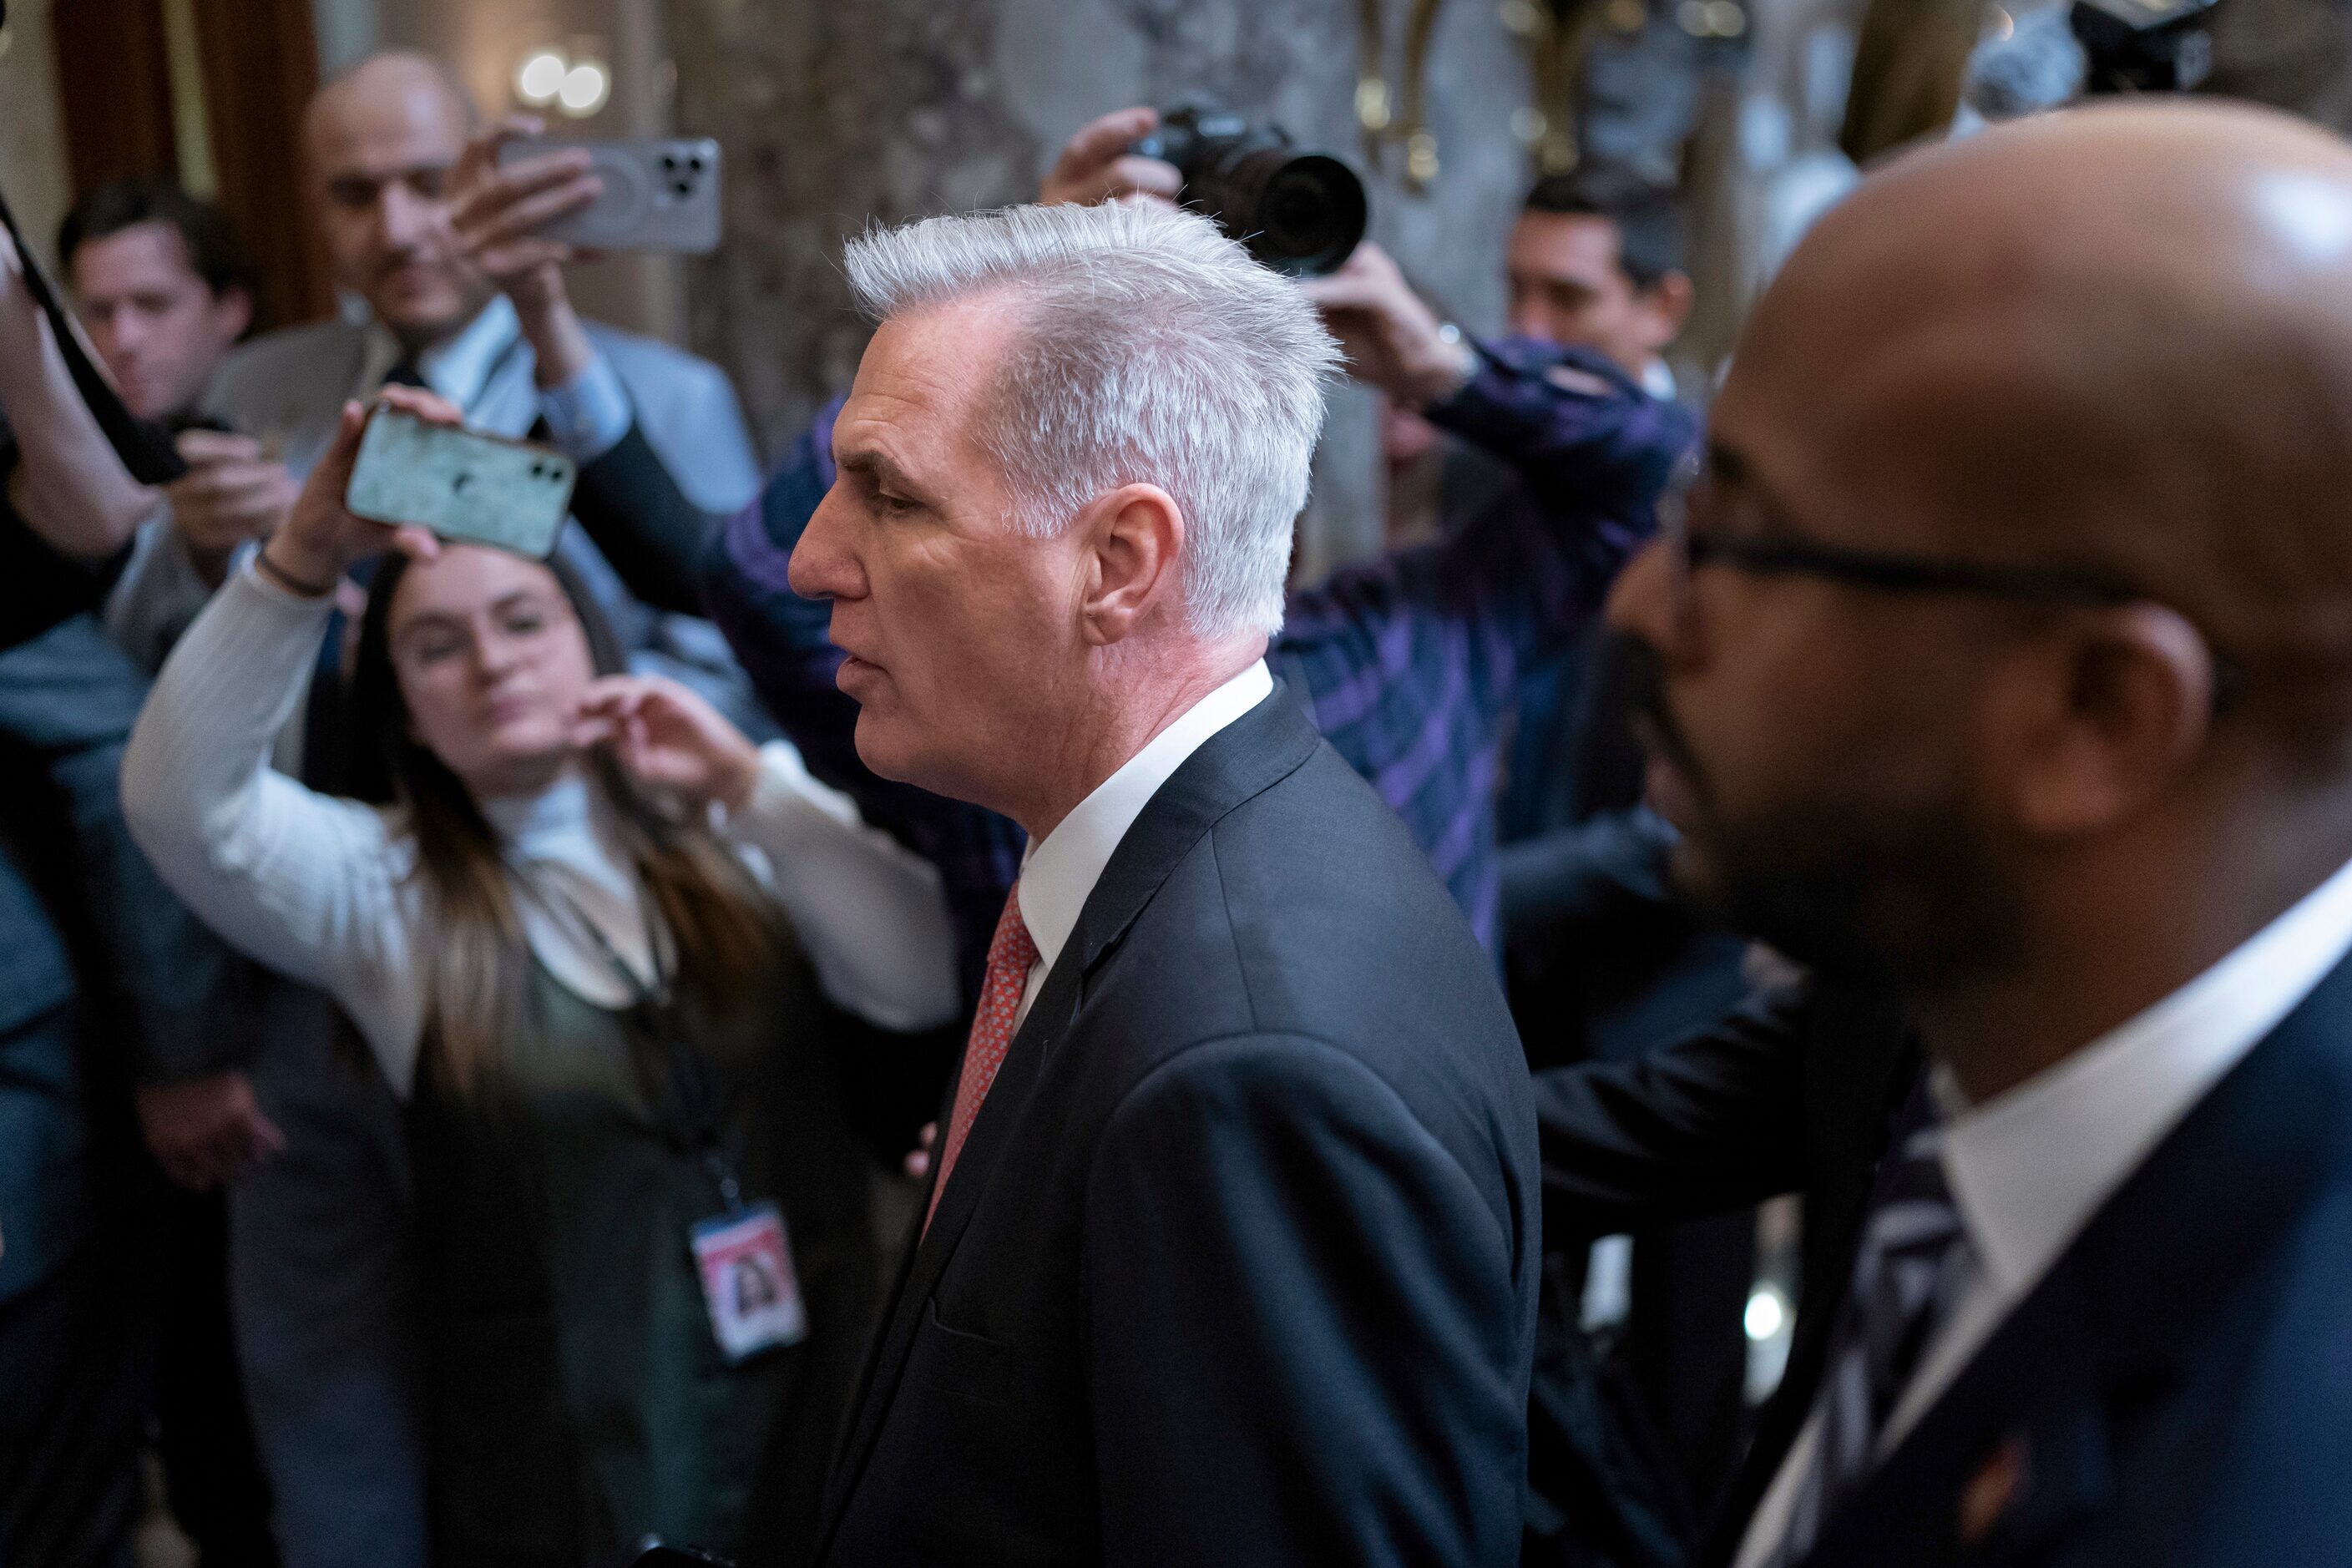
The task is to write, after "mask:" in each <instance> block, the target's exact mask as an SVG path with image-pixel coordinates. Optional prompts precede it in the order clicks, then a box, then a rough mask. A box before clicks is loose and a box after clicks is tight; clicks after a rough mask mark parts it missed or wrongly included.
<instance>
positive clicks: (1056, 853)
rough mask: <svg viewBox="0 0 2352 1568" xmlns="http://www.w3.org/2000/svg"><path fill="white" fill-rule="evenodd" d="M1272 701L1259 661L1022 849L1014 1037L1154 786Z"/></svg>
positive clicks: (1269, 678) (1266, 673)
mask: <svg viewBox="0 0 2352 1568" xmlns="http://www.w3.org/2000/svg"><path fill="white" fill-rule="evenodd" d="M1273 693H1274V675H1273V673H1272V672H1271V671H1269V670H1268V669H1267V668H1266V667H1265V660H1264V659H1262V658H1261V659H1259V660H1257V661H1256V662H1255V663H1254V664H1252V665H1251V666H1250V667H1249V668H1247V669H1244V670H1243V671H1242V672H1241V673H1240V674H1239V675H1236V676H1234V678H1233V679H1231V680H1228V681H1226V682H1225V683H1224V684H1223V686H1220V687H1218V688H1217V689H1215V690H1214V691H1212V692H1210V693H1209V694H1208V695H1207V696H1206V697H1203V698H1202V699H1201V700H1199V701H1198V702H1195V703H1194V704H1192V707H1190V708H1188V709H1186V710H1184V712H1183V713H1182V714H1181V715H1180V716H1179V717H1178V719H1177V720H1176V721H1175V722H1174V723H1172V724H1171V725H1169V726H1168V728H1166V729H1165V730H1162V731H1160V733H1158V734H1157V735H1154V736H1153V737H1152V738H1151V740H1150V742H1149V743H1148V744H1146V745H1145V746H1144V748H1143V750H1141V751H1139V752H1136V753H1135V755H1133V756H1131V757H1129V759H1128V760H1127V761H1126V762H1125V763H1122V764H1121V765H1120V767H1119V770H1118V772H1117V773H1113V774H1111V775H1110V777H1108V778H1107V779H1105V780H1103V782H1102V783H1100V784H1097V785H1096V786H1095V788H1094V793H1093V794H1091V795H1087V798H1086V799H1084V800H1082V801H1080V802H1078V804H1077V805H1076V808H1075V809H1073V810H1072V811H1071V813H1070V815H1069V816H1066V817H1064V818H1062V820H1061V822H1060V824H1059V825H1058V826H1055V829H1054V830H1053V831H1052V832H1051V833H1048V834H1047V835H1045V837H1044V838H1043V839H1033V840H1031V841H1030V845H1029V847H1028V849H1027V850H1026V851H1025V852H1024V854H1023V855H1022V857H1021V880H1020V882H1019V883H1018V884H1017V886H1018V890H1019V893H1020V898H1021V920H1022V923H1023V924H1024V925H1026V926H1027V927H1028V928H1029V940H1030V941H1032V942H1035V943H1036V944H1037V962H1036V963H1033V964H1031V965H1030V966H1029V984H1028V988H1027V989H1026V990H1024V991H1023V992H1022V994H1021V1008H1020V1011H1019V1012H1017V1013H1016V1014H1014V1015H1013V1027H1014V1028H1015V1029H1018V1028H1019V1027H1020V1026H1021V1024H1022V1021H1023V1020H1024V1019H1025V1018H1027V1017H1028V1016H1029V1007H1030V1005H1031V1004H1032V1003H1034V1002H1035V1001H1036V1000H1037V993H1038V991H1039V990H1040V989H1042V988H1043V987H1044V985H1045V976H1047V975H1048V974H1051V973H1053V972H1054V961H1055V959H1056V958H1059V957H1060V956H1061V954H1062V949H1063V948H1064V947H1066V946H1067V945H1068V944H1069V941H1070V932H1071V931H1073V930H1075V929H1076V926H1077V923H1078V911H1079V910H1083V909H1085V908H1086V907H1087V898H1088V897H1089V896H1090V895H1091V894H1092V893H1093V892H1094V890H1095V884H1096V883H1097V882H1099V881H1100V880H1102V874H1103V868H1104V867H1106V866H1108V865H1109V864H1110V858H1111V855H1112V852H1113V851H1115V850H1117V849H1118V845H1119V840H1121V839H1122V838H1125V837H1127V830H1128V829H1129V828H1130V827H1132V826H1135V819H1136V818H1137V817H1139V816H1142V815H1143V808H1144V807H1145V806H1147V805H1150V804H1151V797H1152V796H1153V795H1158V794H1159V793H1160V785H1162V784H1166V783H1167V782H1168V781H1169V779H1170V778H1171V777H1172V776H1173V775H1174V773H1175V772H1176V770H1177V769H1178V768H1181V767H1182V766H1183V765H1184V762H1185V759H1186V758H1188V757H1190V756H1191V755H1192V753H1193V752H1197V751H1199V750H1200V749H1201V748H1202V746H1203V745H1204V744H1206V743H1207V742H1208V740H1209V737H1211V736H1212V735H1214V734H1215V733H1216V732H1217V731H1220V730H1222V729H1223V728H1224V727H1225V726H1226V725H1228V724H1230V723H1232V722H1233V721H1234V720H1236V719H1238V718H1240V717H1241V716H1242V715H1243V714H1244V713H1246V712H1248V711H1249V710H1251V709H1253V708H1255V707H1256V706H1257V705H1258V704H1259V703H1261V702H1263V701H1265V700H1266V698H1268V697H1270V696H1272V695H1273Z"/></svg>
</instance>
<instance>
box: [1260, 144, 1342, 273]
mask: <svg viewBox="0 0 2352 1568" xmlns="http://www.w3.org/2000/svg"><path fill="white" fill-rule="evenodd" d="M1257 216H1258V223H1259V225H1260V226H1261V233H1260V237H1258V238H1257V239H1256V240H1255V241H1253V242H1252V244H1251V248H1252V249H1253V250H1255V251H1256V252H1257V253H1258V255H1259V257H1260V258H1261V259H1263V260H1265V263H1266V264H1267V265H1268V266H1270V267H1272V268H1275V269H1276V271H1280V272H1288V273H1292V274H1294V275H1295V276H1299V277H1313V276H1315V275H1317V274H1319V273H1325V272H1328V271H1331V270H1332V269H1333V268H1336V267H1338V266H1339V264H1340V263H1341V262H1343V261H1345V260H1347V259H1348V258H1349V256H1350V255H1351V254H1353V253H1354V251H1355V248H1356V246H1357V245H1358V243H1359V242H1360V241H1361V240H1362V239H1363V237H1364V219H1365V216H1366V215H1365V210H1364V187H1363V185H1362V184H1361V183H1360V182H1359V181H1358V180H1357V178H1356V175H1355V173H1354V171H1353V170H1351V169H1349V167H1348V166H1347V165H1346V164H1345V163H1340V162H1339V160H1338V159H1337V158H1328V157H1325V156H1323V155H1322V154H1321V153H1309V154H1308V155H1307V156H1306V157H1303V158H1293V159H1291V160H1290V161H1289V162H1288V163H1285V164H1284V165H1283V166H1282V167H1281V169H1279V170H1278V171H1276V174H1275V175H1274V177H1273V178H1272V179H1270V180H1268V181H1266V183H1265V192H1264V193H1263V194H1262V195H1260V196H1259V197H1258V205H1257Z"/></svg>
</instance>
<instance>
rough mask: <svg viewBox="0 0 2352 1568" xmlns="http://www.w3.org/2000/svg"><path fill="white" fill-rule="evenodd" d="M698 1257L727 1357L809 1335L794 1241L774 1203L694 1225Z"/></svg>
mask: <svg viewBox="0 0 2352 1568" xmlns="http://www.w3.org/2000/svg"><path fill="white" fill-rule="evenodd" d="M694 1261H695V1266H696V1268H698V1270H699V1272H700V1273H701V1275H702V1304H703V1305H704V1306H705V1307H707V1308H708V1309H709V1311H710V1331H711V1333H712V1334H713V1335H715V1336H716V1337H717V1338H718V1341H719V1349H720V1350H722V1351H724V1352H727V1359H728V1360H729V1361H742V1360H744V1359H746V1358H747V1357H750V1356H754V1355H757V1354H759V1353H760V1352H761V1351H765V1350H773V1349H775V1348H776V1347H778V1346H779V1345H796V1344H798V1343H800V1342H801V1341H802V1340H803V1339H804V1338H806V1337H807V1335H808V1312H807V1310H806V1309H805V1308H803V1306H802V1304H801V1282H800V1279H799V1277H798V1276H796V1275H795V1274H793V1248H792V1243H791V1242H789V1241H787V1240H786V1239H785V1237H784V1216H783V1215H782V1214H781V1213H779V1212H778V1211H777V1208H776V1205H773V1204H753V1205H751V1207H749V1208H745V1209H739V1210H737V1211H736V1212H735V1213H733V1214H726V1215H719V1217H718V1218H716V1219H707V1220H704V1221H703V1222H702V1223H701V1224H699V1225H698V1226H695V1227H694Z"/></svg>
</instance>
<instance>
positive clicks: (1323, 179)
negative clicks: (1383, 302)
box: [1134, 106, 1367, 278]
mask: <svg viewBox="0 0 2352 1568" xmlns="http://www.w3.org/2000/svg"><path fill="white" fill-rule="evenodd" d="M1134 151H1135V152H1136V153H1138V154H1139V155H1140V156H1142V157H1146V158H1159V159H1162V160H1165V161H1166V162H1168V163H1173V164H1175V165H1176V168H1177V172H1178V173H1180V174H1182V175H1183V176H1184V189H1183V190H1182V192H1181V194H1180V195H1178V196H1177V198H1176V199H1177V200H1178V201H1179V202H1181V204H1182V205H1185V206H1188V207H1191V208H1192V209H1194V210H1195V211H1198V212H1201V213H1202V214H1205V215H1206V216H1209V217H1212V218H1214V219H1215V220H1216V224H1217V226H1218V227H1219V228H1221V229H1223V230H1224V231H1225V233H1226V234H1227V235H1229V236H1230V237H1233V238H1234V239H1236V240H1238V241H1240V242H1241V244H1242V245H1243V246H1244V247H1245V248H1246V249H1247V250H1248V251H1249V253H1250V254H1251V255H1252V256H1255V257H1256V258H1258V260H1260V261H1262V262H1264V263H1265V265H1266V266H1268V267H1271V268H1274V270H1276V272H1280V273H1284V274H1286V275H1287V276H1289V277H1292V278H1312V277H1315V276H1317V275H1318V274H1320V273H1325V272H1329V271H1331V270H1333V269H1334V268H1337V267H1338V266H1339V264H1340V263H1341V262H1343V261H1345V260H1347V259H1348V258H1349V256H1350V255H1352V254H1353V253H1354V251H1355V248H1356V246H1357V243H1358V242H1359V241H1360V240H1361V239H1362V238H1363V237H1364V219H1365V216H1366V213H1367V208H1366V206H1365V204H1364V184H1363V182H1362V181H1361V180H1359V179H1358V178H1356V172H1355V171H1354V170H1353V169H1350V168H1349V167H1348V165H1347V164H1345V163H1341V162H1340V161H1339V159H1337V158H1334V157H1332V156H1330V155H1329V154H1328V153H1301V152H1299V151H1298V150H1297V147H1296V146H1294V145H1293V144H1292V142H1291V140H1290V137H1289V135H1288V134H1287V133H1286V132H1284V131H1283V130H1282V128H1281V127H1279V126H1276V125H1252V124H1251V123H1250V122H1249V121H1247V120H1245V119H1244V118H1243V117H1242V116H1241V115H1238V114H1232V113H1228V112H1226V111H1225V110H1219V109H1203V108H1199V107H1195V106H1187V107H1185V108H1182V109H1173V110H1169V111H1168V112H1167V113H1166V114H1164V115H1162V116H1161V117H1160V129H1159V130H1157V131H1155V132H1152V133H1151V134H1150V135H1149V136H1146V137H1144V138H1143V139H1142V140H1141V141H1139V142H1137V143H1136V144H1135V147H1134Z"/></svg>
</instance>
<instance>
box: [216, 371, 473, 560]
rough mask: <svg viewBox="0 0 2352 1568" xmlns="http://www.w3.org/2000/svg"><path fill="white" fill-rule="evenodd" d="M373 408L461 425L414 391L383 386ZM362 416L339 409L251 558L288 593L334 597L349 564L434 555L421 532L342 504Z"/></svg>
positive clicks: (437, 545) (435, 547)
mask: <svg viewBox="0 0 2352 1568" xmlns="http://www.w3.org/2000/svg"><path fill="white" fill-rule="evenodd" d="M375 406H377V407H387V408H395V409H399V410H401V411H402V412H404V413H406V414H409V415H412V416H415V417H416V418H417V419H420V420H423V421H425V423H427V424H430V425H445V426H461V425H463V424H464V423H465V420H464V416H461V415H460V414H459V413H458V412H457V409H456V408H455V407H454V406H452V405H450V404H449V403H447V402H446V401H445V400H444V399H442V398H439V397H436V396H435V395H433V394H432V393H429V392H425V391H422V390H420V389H418V388H415V387H406V386H388V387H385V388H384V389H383V392H382V393H380V394H378V395H377V402H376V405H375ZM368 416H369V409H368V408H367V407H366V406H365V405H361V404H358V403H346V404H344V405H343V415H342V420H341V424H339V425H338V426H336V428H335V438H334V440H333V442H332V443H331V444H330V445H329V446H328V447H327V450H326V454H325V455H324V456H323V457H321V458H320V459H319V462H318V466H317V467H315V468H312V469H311V470H310V477H309V478H308V479H305V480H304V481H303V483H302V489H301V493H300V494H299V495H297V496H296V497H295V498H294V505H293V508H292V509H291V510H289V512H288V513H287V514H286V522H285V525H284V526H283V527H281V528H279V529H278V531H277V532H275V533H273V534H271V535H270V536H269V540H268V542H267V543H266V544H264V545H263V546H262V547H261V551H260V553H259V554H258V555H257V556H256V557H255V561H256V563H257V565H258V567H259V568H260V571H261V574H262V575H264V576H265V577H268V579H269V580H270V581H271V582H273V583H275V584H278V586H279V587H281V588H284V589H286V590H288V591H289V592H291V593H296V594H302V595H308V596H310V597H311V598H324V597H325V596H326V595H329V594H331V593H333V592H334V591H335V584H338V583H340V582H341V581H342V577H343V574H344V573H345V572H347V571H349V570H350V569H351V566H352V563H353V562H357V561H363V560H366V559H367V558H368V557H370V556H373V555H381V554H383V552H385V551H386V550H392V549H397V550H401V551H404V552H407V553H408V554H410V555H413V556H415V558H416V559H417V560H419V561H430V560H433V559H434V558H435V557H436V556H437V555H439V554H440V553H441V542H440V541H439V540H437V539H436V538H434V537H433V535H432V533H431V532H430V531H428V530H425V529H423V528H419V527H415V526H414V525H413V524H411V525H403V526H394V525H392V524H387V523H383V522H376V521H370V520H369V519H366V518H362V517H355V516H353V515H352V511H351V510H350V509H349V508H348V507H347V506H345V505H344V504H343V491H344V489H345V488H346V487H348V486H349V485H350V483H351V479H352V465H353V464H354V463H355V462H357V460H358V458H359V451H360V438H361V437H362V435H363V434H364V433H365V431H366V429H367V424H368Z"/></svg>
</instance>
